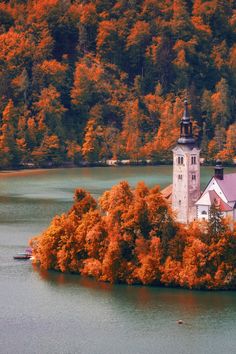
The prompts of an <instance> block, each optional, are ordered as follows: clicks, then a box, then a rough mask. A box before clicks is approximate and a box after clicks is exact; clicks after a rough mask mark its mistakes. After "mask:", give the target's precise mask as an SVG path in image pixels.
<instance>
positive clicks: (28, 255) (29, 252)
mask: <svg viewBox="0 0 236 354" xmlns="http://www.w3.org/2000/svg"><path fill="white" fill-rule="evenodd" d="M31 257H32V250H31V248H26V250H25V252H22V253H17V254H16V255H15V256H13V258H14V259H19V260H24V259H30V258H31Z"/></svg>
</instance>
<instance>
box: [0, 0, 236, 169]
mask: <svg viewBox="0 0 236 354" xmlns="http://www.w3.org/2000/svg"><path fill="white" fill-rule="evenodd" d="M185 96H187V97H188V99H189V102H190V104H191V114H192V118H193V121H194V127H195V135H196V137H197V139H198V143H199V145H200V146H201V148H202V156H203V157H205V158H206V159H207V160H208V161H211V160H213V159H216V158H221V159H222V160H224V161H227V162H232V161H233V159H234V158H235V156H236V117H235V112H236V100H235V97H236V3H235V1H234V0H209V1H206V0H188V1H185V0H74V1H73V0H9V1H1V2H0V168H9V167H18V166H27V165H30V164H31V165H34V166H51V165H52V166H56V165H61V164H63V163H73V164H77V163H81V162H83V161H85V162H88V163H93V162H95V161H103V160H106V159H132V160H140V159H152V160H153V161H159V162H160V161H168V160H170V159H171V148H172V147H173V144H174V143H175V141H176V138H177V136H178V127H179V121H180V118H181V115H182V111H183V99H184V97H185Z"/></svg>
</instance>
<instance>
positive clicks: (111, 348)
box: [0, 166, 236, 354]
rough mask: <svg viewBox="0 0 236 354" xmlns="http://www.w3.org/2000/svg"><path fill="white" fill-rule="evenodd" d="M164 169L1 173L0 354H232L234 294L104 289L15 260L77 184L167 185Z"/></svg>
mask: <svg viewBox="0 0 236 354" xmlns="http://www.w3.org/2000/svg"><path fill="white" fill-rule="evenodd" d="M171 171H172V169H171V167H168V166H165V167H163V166H157V167H120V168H83V169H59V170H44V171H33V172H30V171H29V172H19V173H12V174H9V173H0V301H1V307H0V353H1V354H8V353H9V354H12V353H14V354H18V353H19V354H28V353H30V354H33V353H35V354H47V353H48V354H54V353H55V354H56V353H57V354H74V353H79V354H154V353H157V354H185V353H186V354H199V353H203V354H218V353H219V354H222V353H224V354H227V353H236V335H235V334H236V292H203V291H188V290H181V289H165V288H151V287H141V286H125V285H110V284H105V283H97V282H96V281H94V280H92V279H86V278H82V277H80V276H77V275H65V274H60V273H56V272H42V271H39V270H38V269H37V268H33V267H32V265H31V263H30V262H29V261H14V260H13V258H12V257H13V255H14V254H15V253H17V252H21V251H23V250H24V249H25V247H26V246H27V242H28V239H29V238H31V237H32V236H33V235H36V234H38V233H39V232H41V231H42V230H43V229H44V228H45V227H46V226H47V225H48V223H49V221H50V219H51V218H52V217H53V216H54V215H55V214H60V213H61V212H63V211H66V210H68V208H69V207H70V206H71V204H72V197H73V191H74V189H75V188H76V187H79V186H80V187H84V188H87V189H88V190H89V191H90V192H91V193H92V194H93V195H94V196H95V197H98V196H100V195H101V193H102V192H103V191H104V190H106V189H108V188H110V187H111V186H112V185H114V184H116V183H118V182H119V181H120V180H124V179H125V180H128V181H129V182H130V184H131V185H132V186H134V185H135V184H136V183H137V182H138V181H139V180H143V181H145V182H146V184H147V185H148V186H154V185H155V184H160V185H161V186H162V187H164V186H166V185H168V184H169V183H170V182H171ZM234 172H235V170H234ZM211 174H212V169H211V168H203V169H202V183H203V185H204V184H206V183H207V181H208V180H209V177H210V176H211ZM178 319H182V320H183V321H184V324H182V325H178V324H177V322H176V321H177V320H178Z"/></svg>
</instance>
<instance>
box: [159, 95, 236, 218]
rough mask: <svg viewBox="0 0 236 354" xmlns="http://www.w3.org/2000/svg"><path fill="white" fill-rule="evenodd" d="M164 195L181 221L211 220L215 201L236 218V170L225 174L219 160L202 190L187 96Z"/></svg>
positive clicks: (225, 211)
mask: <svg viewBox="0 0 236 354" xmlns="http://www.w3.org/2000/svg"><path fill="white" fill-rule="evenodd" d="M163 195H164V196H165V197H166V198H167V199H169V200H172V208H173V210H174V211H175V213H176V216H177V220H178V221H179V222H181V223H185V224H188V223H190V222H191V221H193V220H197V219H198V220H208V218H209V213H210V208H211V206H212V205H213V204H215V205H216V206H217V207H218V208H219V209H220V211H221V212H222V215H223V216H225V217H226V216H230V217H231V218H232V220H233V221H236V173H231V174H224V169H223V167H222V164H221V162H220V161H217V164H216V166H215V175H214V176H213V177H212V178H211V180H210V181H209V183H208V185H207V186H206V188H205V190H204V191H203V192H202V193H201V190H200V149H199V147H198V146H197V144H196V141H195V139H194V137H193V129H192V122H191V119H190V116H189V112H188V102H187V100H185V101H184V114H183V118H182V120H181V123H180V138H179V139H178V142H177V145H176V147H175V148H174V149H173V185H172V186H169V187H167V188H165V190H163Z"/></svg>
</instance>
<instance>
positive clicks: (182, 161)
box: [178, 156, 184, 165]
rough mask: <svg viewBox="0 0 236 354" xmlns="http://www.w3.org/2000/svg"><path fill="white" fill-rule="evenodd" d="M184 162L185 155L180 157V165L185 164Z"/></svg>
mask: <svg viewBox="0 0 236 354" xmlns="http://www.w3.org/2000/svg"><path fill="white" fill-rule="evenodd" d="M183 164H184V158H183V156H179V157H178V165H183Z"/></svg>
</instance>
